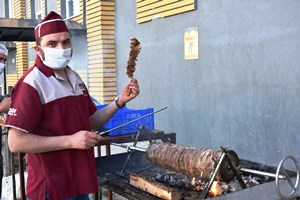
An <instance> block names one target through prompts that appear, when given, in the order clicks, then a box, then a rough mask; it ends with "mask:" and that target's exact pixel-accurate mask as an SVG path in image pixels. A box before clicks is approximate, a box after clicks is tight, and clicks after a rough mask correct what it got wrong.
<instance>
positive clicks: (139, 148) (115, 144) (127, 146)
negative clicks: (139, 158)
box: [110, 143, 146, 153]
mask: <svg viewBox="0 0 300 200" xmlns="http://www.w3.org/2000/svg"><path fill="white" fill-rule="evenodd" d="M110 144H111V145H114V146H118V147H122V148H125V149H127V151H129V150H131V151H139V152H143V153H146V149H145V148H143V147H137V146H132V145H125V144H119V143H110Z"/></svg>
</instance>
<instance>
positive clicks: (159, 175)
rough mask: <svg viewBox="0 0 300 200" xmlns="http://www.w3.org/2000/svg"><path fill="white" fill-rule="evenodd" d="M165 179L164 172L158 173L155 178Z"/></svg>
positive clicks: (158, 179)
mask: <svg viewBox="0 0 300 200" xmlns="http://www.w3.org/2000/svg"><path fill="white" fill-rule="evenodd" d="M163 179H164V175H163V174H160V173H158V174H156V176H155V180H157V181H161V180H163Z"/></svg>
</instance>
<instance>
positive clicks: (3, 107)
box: [0, 97, 11, 112]
mask: <svg viewBox="0 0 300 200" xmlns="http://www.w3.org/2000/svg"><path fill="white" fill-rule="evenodd" d="M10 104H11V101H10V97H4V98H3V100H2V101H1V102H0V112H7V111H8V110H9V107H10Z"/></svg>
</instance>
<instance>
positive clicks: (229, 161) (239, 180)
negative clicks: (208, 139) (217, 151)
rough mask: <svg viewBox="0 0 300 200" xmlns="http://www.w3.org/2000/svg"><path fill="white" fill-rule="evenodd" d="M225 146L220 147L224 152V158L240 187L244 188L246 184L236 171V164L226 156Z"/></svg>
mask: <svg viewBox="0 0 300 200" xmlns="http://www.w3.org/2000/svg"><path fill="white" fill-rule="evenodd" d="M227 148H228V147H227ZM227 148H224V147H221V149H222V151H223V152H224V153H225V158H226V160H227V162H228V164H229V166H230V168H231V170H232V172H233V174H234V175H235V177H236V179H237V181H238V182H239V184H240V186H241V188H242V189H245V188H246V185H245V183H244V181H243V179H242V177H241V176H240V174H239V173H238V172H237V169H236V166H235V165H234V164H233V163H232V161H231V159H230V157H229V156H228V154H227Z"/></svg>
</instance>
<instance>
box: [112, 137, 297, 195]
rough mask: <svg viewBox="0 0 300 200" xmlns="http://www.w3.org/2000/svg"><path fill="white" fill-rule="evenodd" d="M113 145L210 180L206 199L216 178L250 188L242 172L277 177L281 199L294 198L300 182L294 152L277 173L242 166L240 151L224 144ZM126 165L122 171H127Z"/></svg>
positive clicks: (165, 165)
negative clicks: (283, 185) (290, 166)
mask: <svg viewBox="0 0 300 200" xmlns="http://www.w3.org/2000/svg"><path fill="white" fill-rule="evenodd" d="M111 145H115V146H118V147H122V148H126V149H127V151H128V152H135V151H138V152H143V153H145V154H146V158H147V159H148V160H149V161H150V162H151V163H153V164H155V165H157V166H159V167H161V168H164V169H168V170H171V171H175V172H178V173H182V174H184V175H187V176H190V177H195V178H199V179H202V180H207V182H206V185H205V187H204V189H203V190H202V192H201V195H200V199H205V198H206V197H207V195H208V192H209V190H210V188H211V186H212V184H213V182H215V181H224V182H227V183H229V182H230V181H232V180H233V179H234V178H236V180H237V182H238V183H239V185H240V187H241V188H242V189H245V188H247V186H246V185H245V183H244V181H243V179H242V177H241V174H242V173H243V172H245V173H250V174H253V175H260V176H266V177H272V178H276V192H277V194H278V196H279V197H280V199H291V198H292V197H293V195H294V194H295V192H296V190H297V189H298V185H299V173H300V170H299V164H298V162H297V160H295V159H294V158H293V157H291V156H288V157H286V158H284V159H283V160H282V161H281V162H280V164H279V166H278V168H277V172H276V174H275V173H270V172H264V171H259V170H254V169H247V168H244V167H240V166H239V165H240V163H239V162H240V161H239V158H238V155H237V154H236V153H235V152H234V151H233V150H228V147H225V148H224V147H221V150H212V149H207V148H195V147H187V146H179V145H175V144H171V143H153V142H151V141H150V144H149V146H148V148H141V147H138V146H136V142H135V144H134V145H125V144H118V143H111ZM287 159H290V160H292V161H293V162H294V164H295V166H296V180H295V181H293V180H292V179H294V178H295V177H291V175H290V174H288V173H287V170H285V169H284V167H283V164H284V162H285V161H286V160H287ZM127 162H128V160H127ZM124 167H126V166H124ZM124 167H123V170H122V171H124ZM280 180H287V181H288V183H289V185H290V187H291V189H292V190H291V192H290V193H289V194H285V193H286V191H285V193H284V194H283V193H282V191H281V189H280V184H279V181H280Z"/></svg>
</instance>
